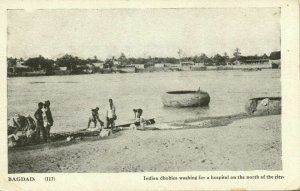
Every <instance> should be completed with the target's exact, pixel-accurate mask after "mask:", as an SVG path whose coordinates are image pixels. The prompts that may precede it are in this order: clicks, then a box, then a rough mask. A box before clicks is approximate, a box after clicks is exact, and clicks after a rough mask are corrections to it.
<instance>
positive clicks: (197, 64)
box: [7, 48, 280, 77]
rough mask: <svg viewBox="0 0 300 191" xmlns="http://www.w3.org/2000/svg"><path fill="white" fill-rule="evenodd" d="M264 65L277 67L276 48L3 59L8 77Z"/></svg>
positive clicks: (244, 67)
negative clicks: (166, 54) (260, 52)
mask: <svg viewBox="0 0 300 191" xmlns="http://www.w3.org/2000/svg"><path fill="white" fill-rule="evenodd" d="M268 68H280V51H276V52H271V53H269V54H267V53H265V54H263V55H247V56H244V55H242V53H241V52H240V50H239V48H236V49H235V51H234V53H233V55H232V56H229V55H228V54H227V53H226V52H224V53H223V55H221V54H215V55H214V56H211V57H208V56H207V55H206V54H205V53H201V54H199V55H195V56H183V55H182V50H179V51H178V58H174V57H151V56H149V57H148V58H132V57H130V58H127V57H126V55H125V54H124V53H121V54H120V56H119V57H111V58H107V59H105V60H104V61H103V60H101V59H98V58H97V56H94V58H87V59H82V58H79V57H77V56H72V55H69V54H66V55H64V56H62V57H60V58H56V59H48V58H44V57H43V56H42V55H40V56H38V57H32V58H27V59H24V58H12V57H10V58H7V75H8V77H13V76H43V75H72V74H93V73H102V74H104V73H139V72H170V71H204V70H246V71H248V70H250V71H251V70H255V71H259V70H261V69H268Z"/></svg>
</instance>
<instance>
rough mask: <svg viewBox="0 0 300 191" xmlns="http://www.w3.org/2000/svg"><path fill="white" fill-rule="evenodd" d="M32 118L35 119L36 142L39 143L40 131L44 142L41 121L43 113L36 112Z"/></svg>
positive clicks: (44, 136) (39, 110)
mask: <svg viewBox="0 0 300 191" xmlns="http://www.w3.org/2000/svg"><path fill="white" fill-rule="evenodd" d="M34 117H35V119H36V141H37V142H40V138H41V131H42V136H43V140H44V141H45V142H46V141H47V137H46V131H45V127H44V121H43V111H42V110H41V109H38V110H36V112H35V114H34Z"/></svg>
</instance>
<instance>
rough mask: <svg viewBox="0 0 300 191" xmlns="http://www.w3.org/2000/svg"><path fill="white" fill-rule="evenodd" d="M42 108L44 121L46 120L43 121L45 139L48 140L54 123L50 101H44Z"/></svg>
mask: <svg viewBox="0 0 300 191" xmlns="http://www.w3.org/2000/svg"><path fill="white" fill-rule="evenodd" d="M44 108H45V119H46V120H45V121H46V124H45V131H46V136H47V139H48V140H50V129H51V127H52V126H53V122H54V121H53V117H52V113H51V110H50V101H49V100H47V101H45V104H44Z"/></svg>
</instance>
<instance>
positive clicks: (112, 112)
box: [87, 99, 117, 130]
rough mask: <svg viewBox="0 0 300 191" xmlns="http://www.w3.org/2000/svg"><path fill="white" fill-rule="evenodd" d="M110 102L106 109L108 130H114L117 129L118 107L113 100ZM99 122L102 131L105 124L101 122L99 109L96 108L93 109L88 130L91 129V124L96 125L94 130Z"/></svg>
mask: <svg viewBox="0 0 300 191" xmlns="http://www.w3.org/2000/svg"><path fill="white" fill-rule="evenodd" d="M108 101H109V105H108V107H107V109H106V128H107V129H112V130H113V129H114V128H115V120H117V114H116V107H115V105H114V103H113V100H112V99H109V100H108ZM98 121H99V123H100V126H101V129H102V128H103V127H104V122H103V121H101V120H100V117H99V107H96V108H95V109H92V116H91V117H90V118H89V121H88V126H87V128H90V124H91V122H93V123H94V128H96V126H97V122H98Z"/></svg>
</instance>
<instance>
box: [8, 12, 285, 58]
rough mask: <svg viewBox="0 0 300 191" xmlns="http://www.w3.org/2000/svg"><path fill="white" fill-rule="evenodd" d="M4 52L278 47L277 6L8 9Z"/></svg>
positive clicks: (103, 54)
mask: <svg viewBox="0 0 300 191" xmlns="http://www.w3.org/2000/svg"><path fill="white" fill-rule="evenodd" d="M7 14H8V15H7V19H8V28H7V33H8V37H7V38H8V39H7V56H8V57H17V58H20V57H22V58H28V57H34V56H38V55H42V56H44V57H46V58H51V59H55V58H58V57H60V56H63V55H65V54H71V55H73V56H78V57H81V58H92V57H94V56H97V57H98V58H100V59H105V58H107V57H111V56H115V57H118V56H120V54H121V52H123V53H124V54H125V55H126V57H149V56H152V57H177V58H178V50H179V49H181V50H182V52H183V56H194V55H200V54H201V53H205V54H207V55H208V56H212V55H214V54H216V53H219V54H224V52H227V53H228V55H229V56H232V54H233V52H234V49H236V48H239V49H240V52H241V53H242V55H255V54H258V55H262V54H264V53H266V54H267V55H269V54H270V53H271V52H272V51H276V50H280V8H223V9H215V8H203V9H104V10H103V9H102V10H83V9H82V10H81V9H77V10H31V11H25V10H8V13H7Z"/></svg>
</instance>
